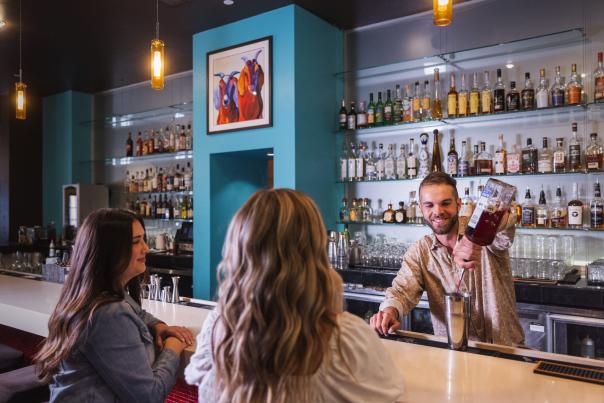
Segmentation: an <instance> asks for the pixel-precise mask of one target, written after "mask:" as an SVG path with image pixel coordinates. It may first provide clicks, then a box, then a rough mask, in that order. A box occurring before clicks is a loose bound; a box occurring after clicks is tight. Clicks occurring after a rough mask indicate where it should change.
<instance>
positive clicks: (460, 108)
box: [457, 73, 468, 118]
mask: <svg viewBox="0 0 604 403" xmlns="http://www.w3.org/2000/svg"><path fill="white" fill-rule="evenodd" d="M457 116H458V117H460V118H461V117H464V116H468V90H467V89H466V74H465V73H461V88H460V89H459V93H458V94H457Z"/></svg>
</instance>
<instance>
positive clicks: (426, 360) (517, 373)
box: [0, 275, 604, 403]
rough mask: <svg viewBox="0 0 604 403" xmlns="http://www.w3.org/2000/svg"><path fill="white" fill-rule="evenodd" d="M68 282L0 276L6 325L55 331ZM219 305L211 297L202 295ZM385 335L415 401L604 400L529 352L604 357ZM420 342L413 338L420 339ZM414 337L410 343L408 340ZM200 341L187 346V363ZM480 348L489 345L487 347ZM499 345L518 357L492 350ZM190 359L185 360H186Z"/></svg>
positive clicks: (195, 312) (193, 312)
mask: <svg viewBox="0 0 604 403" xmlns="http://www.w3.org/2000/svg"><path fill="white" fill-rule="evenodd" d="M61 287H62V285H61V284H54V283H48V282H44V281H39V280H30V279H24V278H17V277H13V276H6V275H0V324H2V325H6V326H10V327H14V328H17V329H20V330H24V331H27V332H30V333H35V334H38V335H41V336H46V335H47V321H48V317H49V315H50V313H51V312H52V309H53V307H54V305H55V304H56V302H57V300H58V297H59V293H60V290H61ZM201 302H202V303H203V304H204V305H206V306H214V305H215V304H214V303H213V302H210V301H201ZM143 307H144V308H145V309H146V310H147V311H148V312H149V313H151V314H153V315H155V316H156V317H158V318H160V319H161V320H163V321H165V322H166V323H168V324H171V325H180V326H186V327H188V328H189V329H191V330H192V331H193V332H194V333H195V334H196V333H198V332H199V330H200V328H201V325H202V323H203V321H204V320H205V318H206V316H207V314H208V312H209V309H206V308H197V307H192V306H185V305H177V304H169V303H163V302H156V301H147V300H143ZM399 336H403V337H397V338H396V340H386V339H384V340H383V343H384V347H385V348H387V349H388V350H389V351H390V353H391V355H392V357H393V359H394V360H395V362H396V364H397V365H398V366H399V368H400V369H401V371H402V373H403V375H404V380H403V382H404V383H405V387H406V393H405V401H408V402H442V401H449V402H484V401H489V402H499V401H501V402H508V401H517V402H548V403H554V402H560V403H562V402H564V403H566V402H571V401H575V402H585V403H587V402H598V403H603V402H604V387H603V386H599V385H595V384H590V383H586V382H578V381H572V380H567V379H561V378H555V377H550V376H544V375H537V374H534V373H533V369H534V367H535V364H534V363H533V362H523V360H522V358H523V357H527V358H532V359H549V360H554V361H561V362H570V363H577V364H585V365H591V366H596V367H601V368H604V362H602V361H597V360H590V359H584V358H579V357H571V356H563V355H557V354H549V353H543V352H535V351H532V350H524V349H514V348H509V347H504V346H494V345H487V344H484V343H470V347H471V349H472V350H474V351H475V352H476V351H479V353H472V352H461V351H451V350H448V349H445V348H439V347H435V346H434V345H422V344H421V342H428V343H432V344H438V343H442V342H443V340H442V339H441V338H438V337H435V336H431V335H419V334H412V333H410V332H400V333H399ZM411 339H413V340H415V341H417V342H415V341H413V340H411ZM410 340H411V341H412V342H408V341H410ZM192 351H194V348H193V347H191V348H189V349H188V350H187V353H188V354H186V355H185V360H184V361H185V362H186V361H187V360H188V357H189V356H190V354H191V352H192ZM480 351H484V352H487V353H486V354H482V353H480ZM488 352H499V353H501V354H504V355H508V356H515V358H516V359H507V358H501V357H496V356H492V354H490V353H488ZM183 364H184V363H183Z"/></svg>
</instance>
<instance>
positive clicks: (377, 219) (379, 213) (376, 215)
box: [372, 199, 384, 224]
mask: <svg viewBox="0 0 604 403" xmlns="http://www.w3.org/2000/svg"><path fill="white" fill-rule="evenodd" d="M383 218H384V209H383V208H382V199H378V200H377V206H376V208H375V209H374V210H373V220H372V221H373V222H374V223H376V224H378V223H381V222H382V220H383Z"/></svg>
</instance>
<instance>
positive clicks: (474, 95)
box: [469, 72, 480, 116]
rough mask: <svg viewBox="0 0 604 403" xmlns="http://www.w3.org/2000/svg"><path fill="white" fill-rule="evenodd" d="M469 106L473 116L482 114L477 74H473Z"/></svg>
mask: <svg viewBox="0 0 604 403" xmlns="http://www.w3.org/2000/svg"><path fill="white" fill-rule="evenodd" d="M469 106H470V111H469V112H470V115H471V116H478V115H479V114H480V91H479V89H478V73H476V72H474V74H472V88H471V89H470V101H469Z"/></svg>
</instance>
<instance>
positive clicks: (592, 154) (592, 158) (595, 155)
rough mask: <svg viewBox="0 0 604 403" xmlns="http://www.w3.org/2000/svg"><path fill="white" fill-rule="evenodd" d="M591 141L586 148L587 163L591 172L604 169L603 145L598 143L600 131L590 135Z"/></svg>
mask: <svg viewBox="0 0 604 403" xmlns="http://www.w3.org/2000/svg"><path fill="white" fill-rule="evenodd" d="M589 138H590V140H591V142H590V143H589V146H588V147H587V148H586V149H585V165H586V166H587V170H588V171H590V172H597V171H601V170H602V146H601V145H600V144H598V133H592V134H590V135H589Z"/></svg>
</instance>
